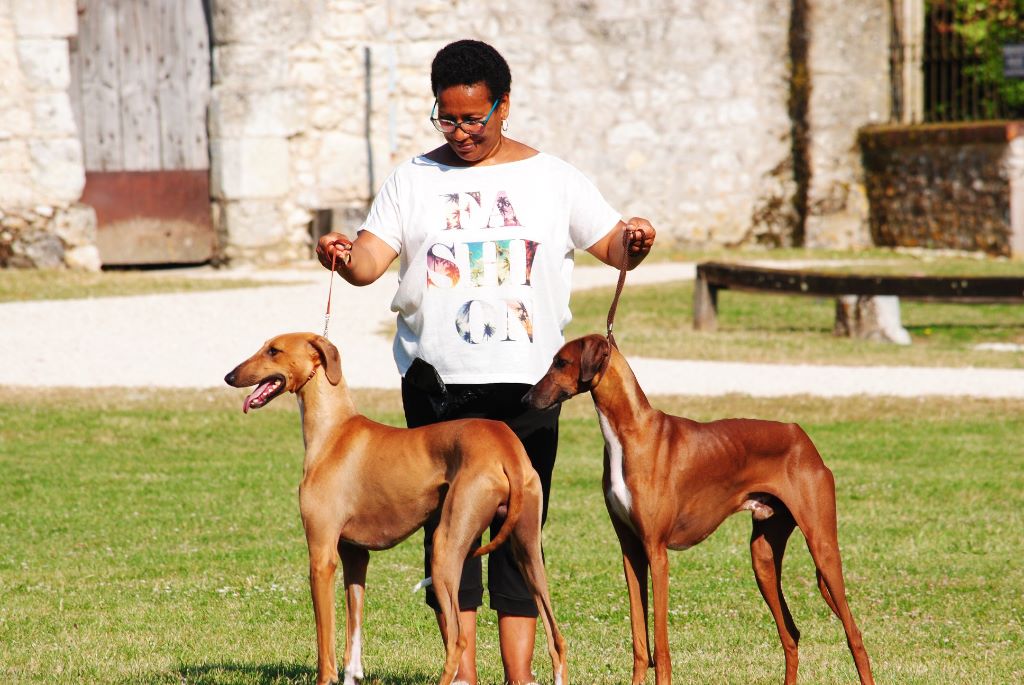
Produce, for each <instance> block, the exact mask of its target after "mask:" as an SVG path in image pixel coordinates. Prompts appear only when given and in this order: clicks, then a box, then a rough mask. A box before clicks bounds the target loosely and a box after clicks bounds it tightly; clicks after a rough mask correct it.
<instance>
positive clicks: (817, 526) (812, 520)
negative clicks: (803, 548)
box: [794, 469, 875, 685]
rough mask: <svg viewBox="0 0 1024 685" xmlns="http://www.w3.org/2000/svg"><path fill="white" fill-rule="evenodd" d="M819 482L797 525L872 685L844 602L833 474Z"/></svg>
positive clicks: (860, 671)
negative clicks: (816, 494) (815, 494)
mask: <svg viewBox="0 0 1024 685" xmlns="http://www.w3.org/2000/svg"><path fill="white" fill-rule="evenodd" d="M826 476H827V478H826ZM822 481H823V482H821V483H819V484H817V487H815V490H816V492H817V493H819V494H818V496H817V497H814V498H808V507H807V510H805V511H803V512H801V514H802V517H801V519H799V520H798V524H799V525H800V529H801V530H802V531H803V534H804V537H805V538H806V539H807V549H808V550H809V551H810V553H811V558H812V559H813V560H814V565H815V566H816V567H817V569H818V574H819V575H820V578H821V580H820V581H819V587H822V586H824V587H823V589H822V594H825V591H827V592H828V596H827V597H826V602H828V598H829V597H830V598H831V600H832V601H831V602H828V604H829V606H830V607H833V610H834V611H835V613H836V615H837V616H838V617H839V620H840V621H842V623H843V630H844V631H845V632H846V644H847V645H848V646H849V648H850V653H851V654H852V655H853V663H854V664H855V665H856V667H857V676H858V677H859V678H860V682H861V685H874V682H875V679H874V676H872V674H871V662H870V660H869V659H868V653H867V650H865V649H864V640H863V639H862V637H861V634H860V629H858V628H857V624H856V622H855V621H854V620H853V614H852V613H851V612H850V605H849V603H848V602H847V601H846V582H845V580H844V579H843V562H842V558H841V557H840V554H839V532H838V526H837V524H836V504H835V495H834V493H835V486H834V481H833V479H832V474H831V472H830V471H828V470H827V469H826V470H825V472H824V474H823V475H822ZM824 481H827V482H824ZM821 493H827V494H821ZM794 514H795V512H794Z"/></svg>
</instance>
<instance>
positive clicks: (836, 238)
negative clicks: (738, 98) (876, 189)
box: [802, 0, 891, 248]
mask: <svg viewBox="0 0 1024 685" xmlns="http://www.w3.org/2000/svg"><path fill="white" fill-rule="evenodd" d="M803 1H804V2H807V4H808V5H809V7H808V14H809V16H808V17H807V20H806V25H807V26H808V30H809V32H810V48H809V50H808V64H807V70H808V76H809V81H810V94H809V97H808V109H807V114H808V116H807V126H808V127H809V131H810V133H809V137H808V141H807V147H806V150H804V151H802V154H804V155H806V160H807V164H808V167H809V178H808V179H807V184H806V185H807V187H806V193H807V197H806V203H805V208H804V210H805V223H804V226H803V230H802V232H803V240H802V243H803V244H804V245H806V246H807V247H832V248H843V247H854V248H858V247H867V246H869V245H871V235H870V231H869V230H868V213H869V210H868V201H867V194H866V192H865V186H864V175H863V169H862V167H861V164H860V157H861V151H860V148H859V146H858V142H857V128H858V127H859V126H861V125H866V124H882V123H885V122H887V121H888V120H889V112H890V90H889V52H888V49H887V46H888V42H889V32H890V26H891V24H890V8H889V6H890V0H858V1H857V2H850V1H849V0H813V1H810V0H803ZM883 46H885V47H883ZM857 122H860V124H858V123H857Z"/></svg>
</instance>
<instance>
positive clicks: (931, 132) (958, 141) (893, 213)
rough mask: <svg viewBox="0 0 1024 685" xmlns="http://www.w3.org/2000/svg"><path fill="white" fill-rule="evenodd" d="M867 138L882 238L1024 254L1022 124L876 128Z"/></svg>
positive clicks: (875, 219)
mask: <svg viewBox="0 0 1024 685" xmlns="http://www.w3.org/2000/svg"><path fill="white" fill-rule="evenodd" d="M860 140H861V145H862V147H863V150H864V166H865V173H866V178H867V189H868V195H869V198H870V202H871V235H872V238H873V239H874V242H875V243H876V244H878V245H885V246H902V247H924V248H947V249H956V250H968V251H976V252H985V253H988V254H992V255H999V256H1013V257H1020V256H1021V255H1024V127H1022V125H1021V124H1020V123H1010V124H1007V123H1006V122H1001V123H991V124H961V125H931V126H913V127H910V126H879V127H869V128H866V129H864V131H862V133H861V137H860Z"/></svg>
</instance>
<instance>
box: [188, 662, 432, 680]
mask: <svg viewBox="0 0 1024 685" xmlns="http://www.w3.org/2000/svg"><path fill="white" fill-rule="evenodd" d="M175 675H176V676H177V678H178V679H179V680H180V681H181V683H183V684H186V683H187V685H292V684H293V683H294V684H296V685H298V684H299V683H301V684H302V685H308V684H309V683H313V682H316V669H315V668H310V667H308V666H305V665H299V664H244V663H216V664H197V665H194V666H181V667H180V668H178V669H177V670H176V671H175ZM437 677H438V673H433V672H431V673H427V672H425V671H412V672H409V673H397V674H396V673H391V672H383V673H366V677H365V679H364V680H363V681H362V682H363V684H364V685H384V683H387V685H426V684H427V683H434V682H437Z"/></svg>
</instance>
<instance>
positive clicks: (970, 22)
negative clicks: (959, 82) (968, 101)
mask: <svg viewBox="0 0 1024 685" xmlns="http://www.w3.org/2000/svg"><path fill="white" fill-rule="evenodd" d="M929 5H930V6H931V7H932V8H939V9H945V10H947V11H948V10H953V11H954V17H955V19H954V20H953V23H952V30H953V31H954V32H955V33H956V34H957V36H959V37H960V39H961V40H962V41H963V47H964V50H965V53H966V55H968V56H969V57H972V58H974V59H976V60H977V63H976V64H972V65H969V66H967V67H965V68H964V74H965V75H966V76H968V77H970V78H971V79H973V80H974V81H975V82H976V83H977V84H978V85H979V86H991V87H993V88H994V89H995V91H996V92H997V93H998V94H999V99H1000V101H1001V104H1002V112H999V111H998V110H999V103H997V102H988V103H984V104H985V106H986V108H987V109H988V111H987V112H986V114H987V115H988V118H996V117H997V116H999V115H1000V114H1001V116H1002V117H1004V118H1019V117H1021V116H1024V81H1022V80H1019V79H1008V78H1006V77H1004V76H1003V52H1002V48H1003V46H1004V45H1006V44H1008V43H1020V42H1024V2H1022V1H1021V0H931V1H930V2H929Z"/></svg>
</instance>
